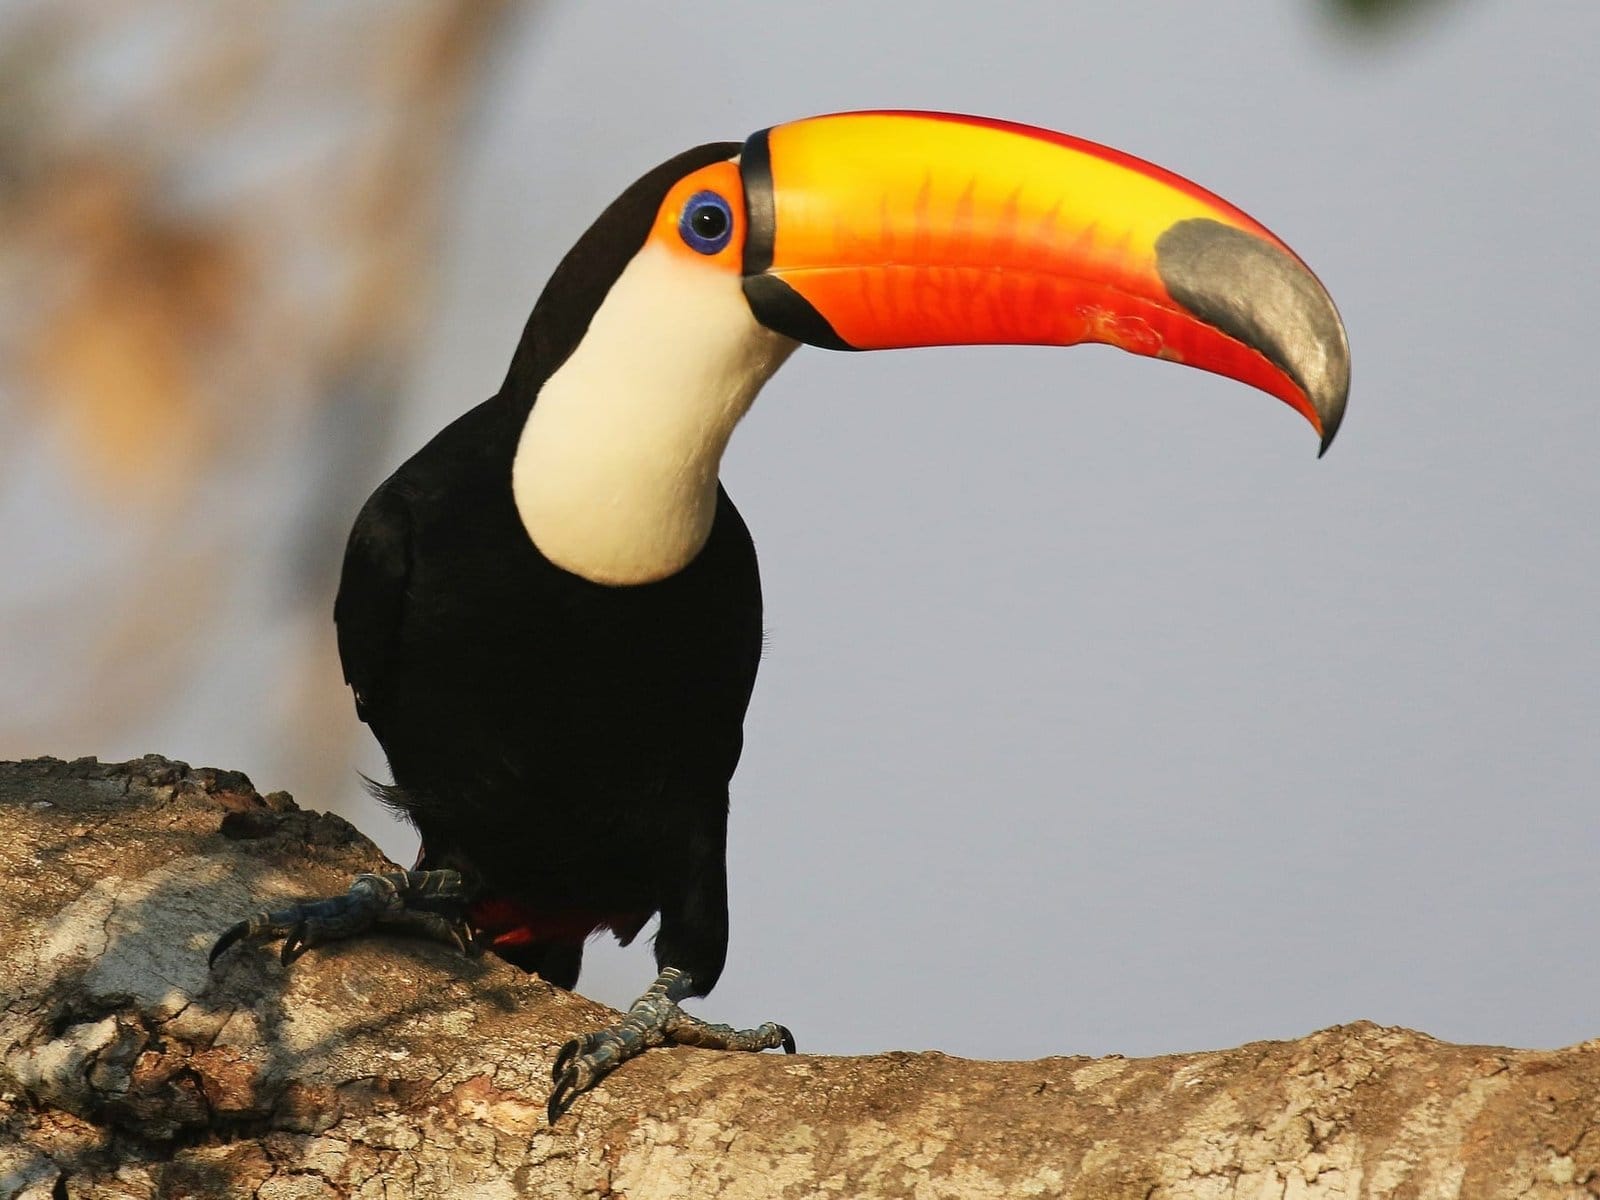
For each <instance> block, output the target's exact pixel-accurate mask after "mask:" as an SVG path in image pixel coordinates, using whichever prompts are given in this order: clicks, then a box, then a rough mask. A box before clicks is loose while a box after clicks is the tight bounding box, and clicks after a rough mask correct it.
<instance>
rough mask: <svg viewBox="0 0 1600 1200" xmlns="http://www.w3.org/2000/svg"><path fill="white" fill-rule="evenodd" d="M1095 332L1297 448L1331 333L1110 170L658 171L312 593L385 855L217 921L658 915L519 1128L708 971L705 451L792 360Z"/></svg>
mask: <svg viewBox="0 0 1600 1200" xmlns="http://www.w3.org/2000/svg"><path fill="white" fill-rule="evenodd" d="M1079 342H1099V343H1104V344H1108V345H1112V346H1119V347H1121V348H1122V349H1124V350H1128V351H1131V352H1133V353H1135V354H1141V355H1146V356H1148V357H1151V358H1161V359H1167V360H1169V361H1172V362H1177V363H1186V364H1188V365H1189V366H1194V367H1200V368H1203V369H1205V370H1208V371H1213V372H1216V373H1219V374H1222V375H1226V376H1230V377H1232V378H1233V379H1235V380H1238V381H1240V382H1242V383H1245V384H1248V385H1250V386H1252V387H1255V388H1258V389H1260V390H1262V391H1264V392H1267V393H1269V394H1270V395H1273V396H1276V397H1277V398H1278V399H1279V400H1281V401H1283V402H1284V403H1285V404H1287V405H1288V406H1289V407H1290V408H1292V409H1294V410H1296V411H1297V412H1299V413H1300V414H1301V415H1302V416H1303V417H1304V418H1305V419H1306V420H1307V421H1309V422H1310V423H1311V426H1312V427H1313V429H1315V430H1316V432H1317V433H1318V435H1319V436H1320V438H1321V446H1322V449H1323V450H1324V451H1325V450H1326V449H1327V447H1328V444H1329V443H1330V442H1331V441H1332V440H1333V436H1334V434H1335V432H1336V431H1337V430H1338V428H1339V422H1340V419H1341V417H1342V416H1343V413H1344V407H1345V397H1346V393H1347V391H1348V389H1349V348H1348V343H1347V340H1346V336H1345V332H1344V327H1343V324H1342V322H1341V321H1340V318H1339V314H1338V312H1337V310H1336V309H1335V308H1334V305H1333V302H1332V300H1331V299H1330V298H1329V296H1328V293H1327V292H1326V290H1325V289H1324V288H1323V287H1322V285H1321V284H1320V283H1319V282H1318V280H1317V278H1316V277H1315V276H1314V275H1313V274H1312V273H1311V271H1310V270H1309V269H1308V268H1307V267H1306V265H1305V264H1304V263H1303V262H1302V261H1301V260H1300V259H1299V258H1298V257H1297V256H1296V255H1295V254H1294V252H1293V251H1291V250H1290V249H1289V248H1288V247H1287V246H1286V245H1285V244H1284V243H1283V242H1281V241H1280V240H1279V239H1278V238H1277V237H1275V236H1274V235H1273V234H1272V233H1270V232H1268V231H1267V230H1266V229H1265V228H1264V227H1263V226H1261V225H1260V224H1258V223H1257V222H1256V221H1254V220H1252V219H1251V218H1250V217H1248V216H1246V215H1245V214H1244V213H1243V212H1241V211H1240V210H1239V209H1237V208H1235V207H1233V206H1232V205H1230V204H1228V203H1227V202H1225V201H1223V200H1221V199H1220V198H1218V197H1217V196H1215V195H1213V194H1211V193H1210V192H1208V191H1206V190H1204V189H1202V188H1200V187H1198V186H1196V185H1195V184H1193V183H1190V182H1189V181H1187V180H1185V179H1183V178H1181V177H1179V176H1177V175H1174V174H1172V173H1171V172H1169V171H1165V170H1163V169H1161V168H1160V167H1156V166H1154V165H1152V164H1150V163H1148V162H1144V161H1142V160H1140V159H1138V158H1134V157H1132V156H1130V155H1127V154H1124V153H1121V152H1119V151H1116V150H1112V149H1109V148H1107V147H1105V146H1101V145H1097V144H1095V143H1093V142H1089V141H1084V140H1081V139H1079V138H1076V137H1070V136H1068V135H1065V134H1061V133H1054V132H1051V131H1049V130H1046V129H1040V128H1034V127H1031V126H1027V125H1019V124H1013V123H1010V122H1007V121H999V120H991V119H986V118H981V117H971V116H959V115H954V114H948V113H934V112H906V111H871V112H849V113H837V114H833V115H829V116H821V117H814V118H810V119H806V120H798V121H792V122H789V123H787V124H782V125H776V126H773V127H771V128H769V129H763V130H761V131H760V132H758V133H755V134H753V135H751V136H750V137H749V138H747V139H746V140H745V141H744V142H743V143H742V144H741V143H738V142H718V143H713V144H710V145H705V146H700V147H698V148H696V149H693V150H689V151H687V152H685V153H683V154H679V155H678V156H677V157H675V158H673V159H671V160H669V161H667V162H665V163H663V164H662V165H661V166H659V167H657V168H655V169H654V170H653V171H651V172H649V173H648V174H647V175H645V176H644V177H643V178H642V179H640V180H639V181H638V182H636V183H635V184H633V186H631V187H629V188H628V189H627V190H626V191H625V192H623V193H622V195H621V196H620V197H619V198H618V199H617V200H616V201H615V202H614V203H613V204H611V206H610V207H608V208H607V209H606V210H605V211H604V213H602V214H601V216H600V218H599V219H598V220H597V221H595V223H594V224H593V225H592V226H591V227H590V228H589V230H588V231H587V232H586V233H585V234H584V235H583V236H582V237H581V238H580V239H579V240H578V243H577V245H575V246H574V247H573V248H572V250H571V251H570V252H569V253H568V254H567V255H566V257H565V258H564V259H563V260H562V261H561V263H560V265H559V266H558V267H557V268H556V270H555V273H554V274H553V275H552V276H551V278H550V281H549V284H548V285H547V286H546V288H545V290H544V292H543V294H542V295H541V296H540V297H539V299H538V301H537V303H536V304H535V305H534V308H533V313H532V316H531V317H530V318H529V320H528V323H527V326H526V328H525V330H524V332H523V334H522V338H521V341H520V343H519V345H518V346H517V349H516V353H515V355H514V357H513V358H512V361H511V367H510V370H509V372H508V373H507V375H506V378H505V382H504V384H503V385H502V386H501V388H500V390H499V392H498V393H497V394H496V395H495V396H494V397H493V398H491V399H489V400H487V401H485V402H483V403H482V404H479V405H478V406H477V407H476V408H473V409H471V410H470V411H468V412H466V413H465V414H464V415H462V416H461V417H459V418H458V419H457V420H455V421H454V422H452V423H451V424H450V425H449V426H447V427H446V428H445V429H444V430H443V431H442V432H440V433H439V434H438V435H437V436H436V437H434V438H433V440H432V441H430V442H428V444H427V445H425V446H424V447H423V448H422V449H421V450H419V451H418V452H417V453H416V454H415V455H414V456H412V457H411V458H410V459H409V460H407V461H406V462H405V463H404V464H403V465H402V466H401V467H400V468H399V469H398V470H396V471H395V472H394V474H393V475H391V476H390V477H389V478H388V479H387V480H385V481H384V483H383V484H382V485H381V486H380V487H379V488H378V489H377V491H375V492H374V493H373V494H372V497H371V498H370V499H369V500H368V501H367V502H366V505H365V506H364V507H363V508H362V510H361V512H360V515H359V516H358V517H357V519H356V522H355V527H354V529H353V530H352V531H351V534H350V540H349V545H348V549H347V551H346V555H345V560H344V568H343V575H342V578H341V580H340V585H339V593H338V598H337V601H336V603H335V607H334V619H335V622H336V625H337V628H338V640H339V652H340V657H341V660H342V662H343V665H344V673H345V677H346V679H347V681H348V682H349V684H350V686H351V688H352V689H353V691H354V693H355V703H356V708H357V711H358V713H359V715H360V717H361V719H362V720H364V721H365V722H366V723H367V724H368V725H369V726H371V728H372V731H373V733H374V734H375V735H376V736H377V738H378V741H379V742H380V743H381V744H382V746H383V749H384V751H385V753H386V755H387V757H388V761H389V765H390V768H391V771H392V773H393V778H394V783H393V785H385V786H383V787H382V788H381V789H380V790H381V792H382V795H383V797H384V798H385V799H386V800H387V801H388V802H389V803H390V804H392V805H393V806H394V807H395V808H396V809H397V810H398V811H399V812H401V813H402V814H404V816H405V817H407V818H408V819H409V820H410V821H411V822H412V823H413V824H414V825H415V826H416V828H417V830H418V831H419V832H420V834H421V838H422V850H421V853H420V857H419V859H418V862H417V865H416V867H415V869H413V870H411V871H405V872H393V873H389V874H373V875H363V876H361V877H359V878H358V879H357V880H356V881H355V883H354V884H353V885H352V887H351V890H350V892H349V893H348V894H347V895H345V896H340V897H334V898H330V899H325V900H315V901H307V902H304V903H301V904H296V905H292V906H290V907H288V908H285V909H281V910H278V911H263V912H259V913H256V914H255V915H253V916H252V917H250V918H248V919H246V920H244V921H241V922H239V923H238V924H236V925H234V926H233V927H232V928H230V929H229V930H228V931H227V932H226V933H224V934H223V936H222V938H221V939H220V940H219V941H218V942H217V944H216V947H215V948H214V949H213V951H212V961H213V963H214V962H215V961H216V959H217V956H218V955H219V954H221V953H222V952H223V951H224V950H226V949H227V948H228V946H230V945H232V944H233V943H235V942H237V941H240V940H241V939H243V940H269V939H273V938H283V939H284V945H283V959H284V961H285V962H289V961H291V960H292V959H293V958H295V957H296V956H298V955H299V953H300V952H302V951H303V950H304V949H306V948H307V947H309V946H313V945H316V944H319V943H321V942H326V941H328V940H330V939H333V938H337V937H345V936H350V935H351V934H353V933H356V932H359V931H361V930H364V929H367V928H371V927H374V926H378V927H390V928H400V929H404V930H409V931H411V932H414V933H419V934H423V935H428V936H433V937H438V938H442V939H444V940H447V941H451V942H454V943H455V944H457V945H458V946H460V947H461V948H463V949H470V948H473V947H474V946H476V945H480V944H483V943H487V944H488V945H489V946H490V947H492V948H493V949H494V950H495V951H496V952H498V953H499V954H501V955H502V956H504V957H505V958H507V959H509V960H511V961H512V962H514V963H516V964H518V965H520V966H522V967H524V968H525V969H527V970H529V971H534V972H537V973H538V974H539V975H541V976H543V977H544V978H545V979H546V980H548V981H550V982H551V983H553V984H556V985H558V986H560V987H564V988H570V987H572V986H573V985H575V984H576V983H577V980H578V970H579V965H580V962H581V959H582V954H583V946H584V944H585V942H586V940H587V939H588V938H589V937H590V936H591V935H593V934H595V933H596V932H599V931H607V930H609V931H610V932H612V933H614V934H615V935H616V936H617V937H618V938H619V939H620V940H621V941H622V942H623V943H624V944H626V943H627V942H628V941H629V940H630V939H631V938H633V937H634V936H635V935H636V934H637V933H638V932H639V931H640V930H641V929H642V928H643V927H644V925H645V924H646V923H647V922H648V921H650V920H651V919H652V918H654V917H656V916H657V915H659V917H660V927H659V932H658V933H657V935H656V937H655V958H656V963H657V967H658V969H659V972H660V973H659V976H658V977H657V979H656V980H655V982H654V983H653V984H652V985H651V987H650V988H649V989H648V990H647V991H646V992H645V993H644V994H643V995H642V996H641V997H640V999H639V1000H638V1001H637V1002H636V1003H635V1004H634V1005H633V1006H632V1007H631V1008H630V1010H629V1012H628V1013H627V1014H626V1015H625V1017H624V1018H623V1019H622V1020H621V1021H620V1022H619V1023H618V1024H616V1025H613V1026H611V1027H609V1028H606V1029H601V1030H598V1031H595V1032H592V1033H587V1034H584V1035H582V1036H580V1037H577V1038H574V1039H573V1040H572V1041H570V1042H568V1043H567V1044H566V1045H565V1046H564V1047H563V1048H562V1050H561V1052H560V1053H559V1055H558V1056H557V1058H556V1060H555V1064H554V1067H553V1070H552V1081H553V1085H554V1086H553V1090H552V1092H551V1095H550V1099H549V1118H550V1120H551V1121H552V1122H553V1121H555V1120H556V1119H557V1118H558V1117H559V1116H560V1115H561V1113H563V1112H565V1111H566V1110H567V1108H568V1107H570V1105H571V1104H572V1102H573V1100H574V1099H575V1098H576V1097H577V1096H578V1095H579V1094H581V1093H582V1092H584V1091H586V1090H587V1089H588V1088H590V1087H592V1086H593V1085H594V1084H595V1083H596V1082H597V1081H598V1080H599V1079H601V1078H602V1077H603V1076H604V1075H605V1074H607V1073H608V1072H609V1071H610V1070H612V1069H613V1068H615V1067H616V1066H617V1065H619V1064H620V1063H621V1062H623V1061H625V1060H627V1059H629V1058H631V1057H633V1056H634V1055H636V1054H638V1053H640V1052H641V1051H642V1050H644V1049H646V1048H648V1047H650V1046H654V1045H660V1044H663V1043H666V1042H673V1043H679V1044H689V1045H698V1046H709V1047H719V1048H724V1049H739V1050H761V1049H772V1048H776V1047H778V1046H782V1047H783V1048H784V1049H785V1050H787V1051H789V1052H791V1053H792V1052H793V1051H794V1039H793V1037H792V1036H791V1035H790V1033H789V1031H788V1030H787V1029H786V1028H784V1027H783V1026H781V1025H778V1024H775V1023H767V1024H764V1025H760V1026H758V1027H756V1028H753V1029H744V1030H736V1029H732V1028H729V1027H727V1026H722V1025H710V1024H707V1023H705V1022H703V1021H701V1020H700V1019H698V1018H696V1017H692V1016H690V1015H689V1014H687V1013H685V1012H684V1011H683V1009H682V1008H681V1007H680V1002H681V1001H683V1000H685V999H688V998H690V997H697V996H704V995H706V994H707V993H708V992H710V991H711V989H712V988H713V987H714V986H715V984H716V982H717V978H718V976H719V975H720V974H721V972H722V968H723V962H724V957H725V954H726V947H727V940H728V910H727V884H726V870H725V866H724V859H725V848H726V826H727V815H728V785H729V779H730V777H731V776H732V775H733V772H734V767H735V765H736V764H737V763H738V761H739V754H740V749H741V746H742V741H743V728H742V726H743V720H744V714H745V707H746V704H747V703H748V701H749V699H750V693H751V688H752V686H753V684H754V682H755V677H756V666H757V663H758V661H759V659H760V657H761V650H762V613H761V584H760V578H759V575H758V571H757V566H756V555H755V550H754V548H753V546H752V543H751V538H750V533H749V531H748V530H747V529H746V527H745V524H744V521H743V520H742V519H741V518H740V515H739V512H738V510H737V509H736V508H734V506H733V502H732V501H731V500H730V499H729V498H728V495H727V493H726V492H725V491H724V490H723V488H722V486H721V484H720V483H719V482H718V468H719V464H720V462H721V459H722V455H723V451H724V450H725V448H726V447H727V444H728V439H729V436H730V435H731V434H732V433H733V430H734V427H735V426H736V425H737V424H738V422H739V419H740V418H741V417H742V416H744V414H745V412H746V411H747V410H748V409H749V407H750V405H751V402H752V401H753V400H754V399H755V397H756V394H757V392H758V391H759V390H760V389H761V386H762V384H763V383H765V382H766V381H767V379H768V378H769V377H770V376H771V375H772V374H773V372H774V371H776V370H777V369H778V368H779V367H780V366H781V365H782V364H783V362H784V360H785V359H787V358H788V357H789V355H790V354H791V353H793V351H794V350H795V348H796V347H797V346H799V345H801V344H802V343H804V344H806V345H812V346H821V347H826V348H828V349H833V350H882V349H889V348H894V347H912V346H935V345H952V344H962V343H965V344H972V343H1013V344H1018V343H1027V344H1046V345H1058V346H1066V345H1073V344H1076V343H1079Z"/></svg>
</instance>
